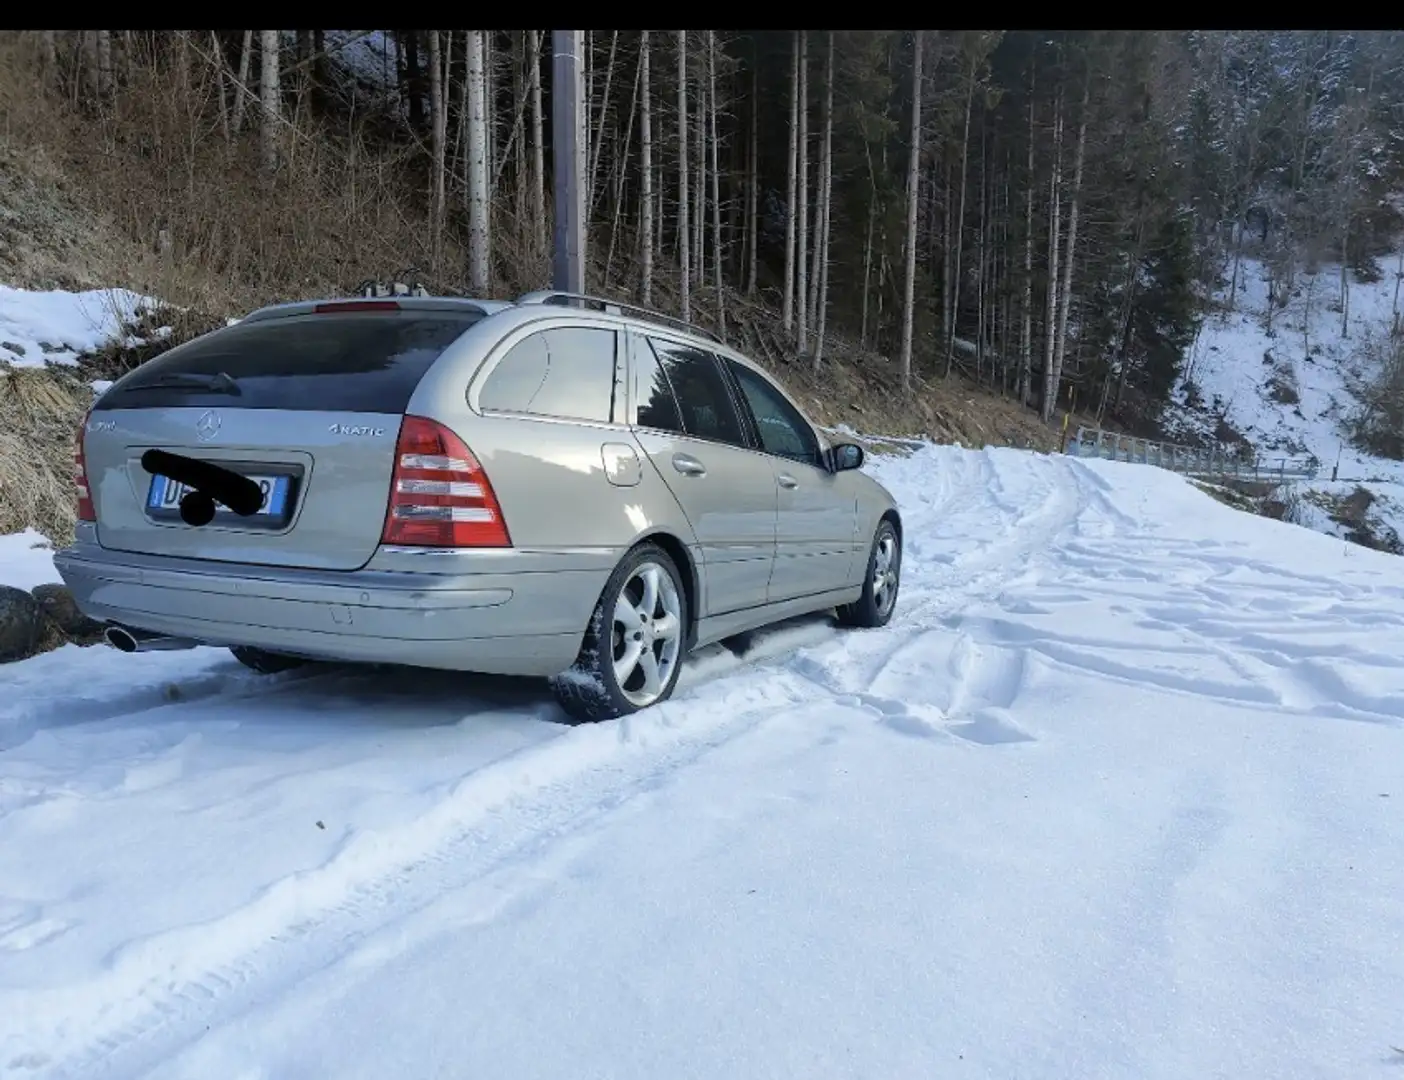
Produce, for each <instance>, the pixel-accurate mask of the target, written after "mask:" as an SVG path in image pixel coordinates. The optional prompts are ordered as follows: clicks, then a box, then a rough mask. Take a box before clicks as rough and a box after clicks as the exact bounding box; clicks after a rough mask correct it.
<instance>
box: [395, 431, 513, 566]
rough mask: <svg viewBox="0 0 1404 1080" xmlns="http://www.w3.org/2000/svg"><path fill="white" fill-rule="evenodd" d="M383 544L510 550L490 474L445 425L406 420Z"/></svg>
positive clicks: (397, 457)
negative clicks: (488, 474) (501, 548)
mask: <svg viewBox="0 0 1404 1080" xmlns="http://www.w3.org/2000/svg"><path fill="white" fill-rule="evenodd" d="M381 542H382V543H386V544H405V545H409V546H414V547H511V546H512V541H511V538H510V537H509V536H508V535H507V523H506V522H504V521H503V520H502V508H501V507H499V506H498V505H497V496H496V495H495V494H494V493H493V490H492V484H490V483H489V482H488V478H487V473H485V472H484V471H483V467H482V466H481V465H480V464H478V459H477V458H475V457H474V456H473V452H472V451H471V450H469V449H468V447H467V446H466V445H465V444H464V442H463V440H462V439H460V438H459V437H458V436H457V435H455V434H454V433H453V432H452V431H450V430H449V429H448V428H446V427H444V426H443V425H442V424H438V423H435V422H434V421H433V420H427V419H425V418H424V417H422V416H406V417H405V419H404V421H403V422H402V423H401V424H400V438H399V442H398V443H397V444H396V446H395V472H394V475H393V476H392V478H391V480H390V505H389V507H388V508H387V510H386V514H385V531H384V532H383V534H382V535H381Z"/></svg>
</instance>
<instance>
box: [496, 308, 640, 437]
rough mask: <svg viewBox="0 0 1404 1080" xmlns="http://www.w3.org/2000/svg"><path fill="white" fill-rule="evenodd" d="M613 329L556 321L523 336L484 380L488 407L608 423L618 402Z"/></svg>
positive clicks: (497, 410)
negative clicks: (551, 326) (549, 327)
mask: <svg viewBox="0 0 1404 1080" xmlns="http://www.w3.org/2000/svg"><path fill="white" fill-rule="evenodd" d="M617 343H618V335H617V334H616V333H615V332H614V331H613V330H597V329H590V328H587V327H574V326H571V327H557V328H556V329H553V330H542V331H540V332H538V333H535V334H532V335H531V336H530V337H528V338H523V339H522V340H521V341H519V342H517V344H515V345H513V346H512V348H511V350H510V351H509V352H508V353H507V355H506V356H504V357H503V358H502V359H501V360H500V361H499V362H498V364H497V366H496V367H495V368H493V369H492V372H491V373H490V374H489V375H488V377H487V381H486V382H485V383H483V388H482V391H481V392H480V393H479V394H478V404H479V406H481V408H482V409H483V411H484V412H516V413H527V414H530V415H532V416H559V417H564V418H566V419H569V420H598V421H602V422H605V423H608V422H609V420H610V418H611V416H612V415H613V406H614V355H615V349H616V346H617Z"/></svg>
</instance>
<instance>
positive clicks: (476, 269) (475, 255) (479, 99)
mask: <svg viewBox="0 0 1404 1080" xmlns="http://www.w3.org/2000/svg"><path fill="white" fill-rule="evenodd" d="M486 75H487V72H486V71H485V70H484V68H483V32H482V31H481V30H469V31H468V71H467V78H468V288H469V290H470V291H471V292H472V293H473V295H474V296H486V295H487V294H488V292H489V290H490V288H491V281H490V278H491V274H492V270H491V267H492V249H491V247H490V246H489V245H490V244H491V234H490V232H489V229H490V224H489V209H490V208H489V205H488V198H489V197H488V160H487V115H486V111H485V109H486V102H485V100H484V99H485V98H486V96H487V81H486Z"/></svg>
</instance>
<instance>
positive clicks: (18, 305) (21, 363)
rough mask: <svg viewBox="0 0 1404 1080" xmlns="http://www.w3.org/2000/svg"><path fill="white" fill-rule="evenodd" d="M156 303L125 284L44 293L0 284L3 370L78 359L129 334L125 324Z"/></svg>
mask: <svg viewBox="0 0 1404 1080" xmlns="http://www.w3.org/2000/svg"><path fill="white" fill-rule="evenodd" d="M156 306H158V305H157V302H156V301H155V300H152V299H151V298H150V297H146V296H141V295H139V294H137V293H134V292H129V291H128V290H126V289H92V290H89V291H88V292H65V291H63V290H61V289H55V290H53V291H51V292H42V291H35V290H33V289H14V288H11V287H10V286H8V285H0V369H3V367H4V366H5V365H9V366H10V367H43V366H45V365H46V364H73V363H76V362H77V360H78V357H79V355H80V354H82V353H88V352H92V351H94V350H95V349H98V348H100V347H101V346H103V345H105V344H106V343H107V342H109V341H111V340H113V339H115V338H117V337H119V336H124V337H125V331H124V327H125V326H126V325H127V324H128V323H130V322H131V321H132V320H133V319H135V318H136V317H137V316H138V315H139V314H140V313H141V312H142V311H143V310H150V309H153V308H155V307H156ZM127 340H128V343H129V344H136V343H137V342H136V341H135V340H134V339H127Z"/></svg>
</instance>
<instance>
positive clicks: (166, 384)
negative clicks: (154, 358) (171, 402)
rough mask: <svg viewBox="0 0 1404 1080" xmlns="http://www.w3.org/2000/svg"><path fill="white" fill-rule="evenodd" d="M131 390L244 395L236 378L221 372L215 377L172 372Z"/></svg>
mask: <svg viewBox="0 0 1404 1080" xmlns="http://www.w3.org/2000/svg"><path fill="white" fill-rule="evenodd" d="M128 389H131V390H204V391H207V392H208V393H212V394H235V395H238V394H242V393H243V392H244V391H243V390H241V389H240V388H239V384H238V383H237V382H235V381H234V377H233V376H232V375H230V374H228V373H227V372H224V371H220V372H217V373H216V374H214V375H203V374H200V373H199V372H190V371H187V372H179V371H178V372H172V373H171V374H169V375H162V376H161V377H160V378H158V379H155V380H153V381H152V382H142V383H137V384H136V385H135V386H131V387H128Z"/></svg>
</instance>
